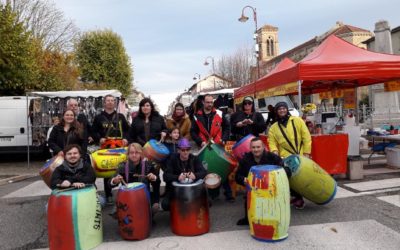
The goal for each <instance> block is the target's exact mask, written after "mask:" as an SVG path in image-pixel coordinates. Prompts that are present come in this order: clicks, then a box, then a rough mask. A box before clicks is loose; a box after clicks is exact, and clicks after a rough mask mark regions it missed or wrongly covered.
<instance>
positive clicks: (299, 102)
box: [297, 80, 303, 117]
mask: <svg viewBox="0 0 400 250" xmlns="http://www.w3.org/2000/svg"><path fill="white" fill-rule="evenodd" d="M302 82H303V81H302V80H298V81H297V84H298V92H299V95H298V98H299V100H298V105H299V114H300V117H301V116H303V114H302V112H301V84H302Z"/></svg>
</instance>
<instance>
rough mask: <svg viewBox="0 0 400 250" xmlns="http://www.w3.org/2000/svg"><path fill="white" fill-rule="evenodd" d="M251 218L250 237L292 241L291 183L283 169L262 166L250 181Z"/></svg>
mask: <svg viewBox="0 0 400 250" xmlns="http://www.w3.org/2000/svg"><path fill="white" fill-rule="evenodd" d="M247 187H248V191H247V216H248V220H249V224H250V234H251V236H252V237H253V238H255V239H257V240H260V241H269V242H271V241H272V242H275V241H281V240H284V239H286V238H287V237H288V229H289V223H290V193H289V182H288V179H287V176H286V172H285V170H284V169H283V168H282V167H280V166H274V165H260V166H254V167H252V168H251V169H250V171H249V175H248V177H247Z"/></svg>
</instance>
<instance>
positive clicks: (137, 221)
mask: <svg viewBox="0 0 400 250" xmlns="http://www.w3.org/2000/svg"><path fill="white" fill-rule="evenodd" d="M116 206H117V218H118V230H119V234H120V235H121V237H122V238H123V239H125V240H144V239H146V238H147V237H149V235H150V230H151V210H150V194H149V191H148V190H147V186H146V185H145V184H143V183H141V182H133V183H129V184H128V186H127V187H125V186H122V187H121V188H120V189H119V190H118V193H117V199H116Z"/></svg>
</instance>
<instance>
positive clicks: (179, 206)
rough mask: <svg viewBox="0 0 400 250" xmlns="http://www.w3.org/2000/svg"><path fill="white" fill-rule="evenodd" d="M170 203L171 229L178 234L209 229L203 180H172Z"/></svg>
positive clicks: (193, 233)
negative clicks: (185, 182) (181, 181)
mask: <svg viewBox="0 0 400 250" xmlns="http://www.w3.org/2000/svg"><path fill="white" fill-rule="evenodd" d="M172 185H173V192H172V197H171V205H170V210H171V214H170V218H171V223H170V224H171V231H172V232H173V233H174V234H176V235H180V236H194V235H200V234H205V233H207V232H208V231H209V230H210V218H209V211H208V199H207V190H206V188H205V186H204V182H203V180H198V181H196V182H194V183H190V184H183V183H178V182H173V183H172Z"/></svg>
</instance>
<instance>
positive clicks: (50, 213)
mask: <svg viewBox="0 0 400 250" xmlns="http://www.w3.org/2000/svg"><path fill="white" fill-rule="evenodd" d="M47 223H48V227H47V228H48V235H49V247H50V249H57V250H58V249H92V248H94V247H96V246H97V245H99V244H101V243H102V242H103V225H102V218H101V206H100V201H99V200H98V198H97V194H96V189H95V188H94V186H90V187H86V188H82V189H73V190H68V189H67V190H64V191H63V190H62V189H55V190H53V192H52V193H51V195H50V198H49V203H48V208H47Z"/></svg>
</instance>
